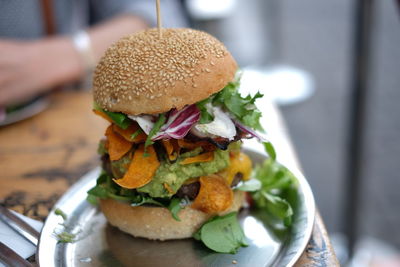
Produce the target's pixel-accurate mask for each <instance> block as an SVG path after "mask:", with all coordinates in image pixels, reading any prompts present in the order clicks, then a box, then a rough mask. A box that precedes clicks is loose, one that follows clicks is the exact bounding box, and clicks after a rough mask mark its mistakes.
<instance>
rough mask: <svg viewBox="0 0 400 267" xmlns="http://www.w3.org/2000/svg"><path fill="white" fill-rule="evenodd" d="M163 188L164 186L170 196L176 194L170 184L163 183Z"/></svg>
mask: <svg viewBox="0 0 400 267" xmlns="http://www.w3.org/2000/svg"><path fill="white" fill-rule="evenodd" d="M163 186H164V188H165V190H167V191H168V192H169V193H170V194H173V193H175V192H174V190H173V189H172V188H171V186H169V184H167V183H163Z"/></svg>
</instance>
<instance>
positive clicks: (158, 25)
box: [156, 0, 162, 38]
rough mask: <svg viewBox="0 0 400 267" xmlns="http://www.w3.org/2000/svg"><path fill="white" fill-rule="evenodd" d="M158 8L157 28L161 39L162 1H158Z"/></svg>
mask: <svg viewBox="0 0 400 267" xmlns="http://www.w3.org/2000/svg"><path fill="white" fill-rule="evenodd" d="M156 7H157V28H158V35H159V37H160V38H161V37H162V32H161V11H160V0H156Z"/></svg>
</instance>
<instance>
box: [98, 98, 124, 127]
mask: <svg viewBox="0 0 400 267" xmlns="http://www.w3.org/2000/svg"><path fill="white" fill-rule="evenodd" d="M93 108H94V109H96V110H99V111H101V112H103V113H105V114H106V115H107V116H108V117H109V118H110V119H111V120H112V121H113V122H114V123H115V124H116V125H118V126H119V127H121V128H122V129H124V130H125V129H126V128H128V127H129V125H131V123H132V120H131V119H129V118H128V116H127V115H126V114H124V113H121V112H111V111H107V110H105V109H102V108H101V107H99V105H97V104H96V103H94V104H93Z"/></svg>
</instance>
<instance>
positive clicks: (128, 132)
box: [113, 123, 147, 144]
mask: <svg viewBox="0 0 400 267" xmlns="http://www.w3.org/2000/svg"><path fill="white" fill-rule="evenodd" d="M113 130H114V132H116V133H118V134H120V135H121V136H122V137H123V138H125V139H126V140H127V141H130V142H133V143H135V144H139V143H143V142H144V141H146V138H147V135H146V134H145V133H144V132H143V131H140V133H139V134H138V135H136V136H135V137H134V138H133V139H132V134H134V133H136V131H138V130H140V127H139V125H138V124H137V123H131V125H129V127H128V128H126V129H125V130H124V129H122V128H121V127H119V126H118V125H116V124H113Z"/></svg>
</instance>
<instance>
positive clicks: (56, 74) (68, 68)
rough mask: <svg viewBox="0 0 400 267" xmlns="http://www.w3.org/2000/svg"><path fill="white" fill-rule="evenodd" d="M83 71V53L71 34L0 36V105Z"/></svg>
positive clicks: (21, 99)
mask: <svg viewBox="0 0 400 267" xmlns="http://www.w3.org/2000/svg"><path fill="white" fill-rule="evenodd" d="M83 74H84V69H83V65H82V62H81V60H80V57H79V55H78V53H77V52H76V51H75V49H74V47H73V45H72V42H71V41H70V40H69V39H68V38H65V37H56V38H46V39H42V40H39V41H14V40H2V39H0V107H4V106H6V105H12V104H15V103H18V102H22V101H24V100H28V99H30V98H32V97H34V96H36V95H38V94H40V93H42V92H45V91H46V90H50V89H51V88H52V87H54V86H56V85H59V84H62V83H65V82H68V81H73V80H75V79H78V78H79V77H80V76H82V75H83Z"/></svg>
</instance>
